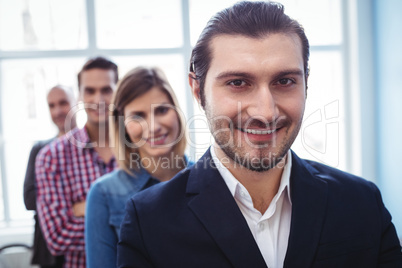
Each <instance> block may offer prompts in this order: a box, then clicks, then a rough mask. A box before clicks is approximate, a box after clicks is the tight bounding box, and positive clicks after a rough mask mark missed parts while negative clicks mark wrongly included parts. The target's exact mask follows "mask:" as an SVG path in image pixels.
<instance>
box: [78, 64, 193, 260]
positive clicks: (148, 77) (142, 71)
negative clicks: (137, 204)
mask: <svg viewBox="0 0 402 268" xmlns="http://www.w3.org/2000/svg"><path fill="white" fill-rule="evenodd" d="M112 103H113V104H112V105H113V107H110V109H111V110H112V111H111V115H110V116H111V118H110V120H109V124H110V134H111V137H112V141H111V145H112V146H114V149H115V157H116V159H117V160H118V163H119V169H117V170H116V171H114V172H112V173H109V174H106V175H104V176H102V177H101V178H99V179H98V180H96V181H95V182H94V184H93V185H92V186H91V189H90V191H89V193H88V197H87V208H86V218H85V244H86V245H85V247H86V254H87V266H88V267H89V268H91V267H106V268H107V267H116V255H117V250H116V248H117V242H118V238H119V231H120V224H121V223H122V221H123V217H124V214H125V210H124V209H125V204H126V202H127V200H128V199H129V197H131V196H132V195H133V194H135V193H137V192H139V191H141V190H143V189H145V188H147V187H150V186H152V185H154V184H156V183H159V182H161V181H167V180H170V179H171V178H172V177H173V176H174V175H175V174H176V173H178V172H179V171H181V170H183V169H184V168H186V167H187V166H188V165H189V164H191V163H189V161H188V159H187V157H186V156H185V155H184V150H185V147H186V130H185V121H184V117H183V115H182V113H181V110H180V109H179V105H178V101H177V98H176V95H175V93H174V91H173V89H172V87H171V86H170V84H169V82H168V81H167V79H166V77H165V75H164V73H163V72H162V71H161V70H159V69H158V68H146V67H137V68H135V69H133V70H131V71H130V72H129V73H127V74H126V75H125V77H123V79H122V80H121V81H120V82H119V84H118V87H117V90H116V92H115V95H114V99H113V102H112Z"/></svg>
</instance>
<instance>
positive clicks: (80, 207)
mask: <svg viewBox="0 0 402 268" xmlns="http://www.w3.org/2000/svg"><path fill="white" fill-rule="evenodd" d="M85 204H86V202H85V200H84V201H80V202H77V203H74V204H73V214H74V216H75V217H84V216H85Z"/></svg>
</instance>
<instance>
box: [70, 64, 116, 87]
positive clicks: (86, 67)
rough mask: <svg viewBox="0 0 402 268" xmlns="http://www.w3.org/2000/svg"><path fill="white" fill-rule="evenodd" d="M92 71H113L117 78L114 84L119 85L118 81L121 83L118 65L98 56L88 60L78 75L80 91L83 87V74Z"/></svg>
mask: <svg viewBox="0 0 402 268" xmlns="http://www.w3.org/2000/svg"><path fill="white" fill-rule="evenodd" d="M91 69H102V70H112V71H113V72H114V77H115V80H114V82H115V83H117V81H119V74H118V68H117V65H116V64H115V63H114V62H112V61H111V60H109V59H107V58H105V57H100V56H98V57H94V58H90V59H89V60H87V62H86V63H85V64H84V66H82V68H81V71H80V72H79V73H78V90H79V89H80V86H81V75H82V73H83V72H85V71H88V70H91Z"/></svg>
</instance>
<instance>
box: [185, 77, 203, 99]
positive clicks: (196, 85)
mask: <svg viewBox="0 0 402 268" xmlns="http://www.w3.org/2000/svg"><path fill="white" fill-rule="evenodd" d="M188 83H189V85H190V87H191V92H192V93H193V96H194V98H195V99H196V100H197V102H198V104H199V105H201V92H200V82H199V80H198V79H196V76H195V73H193V72H190V73H189V74H188Z"/></svg>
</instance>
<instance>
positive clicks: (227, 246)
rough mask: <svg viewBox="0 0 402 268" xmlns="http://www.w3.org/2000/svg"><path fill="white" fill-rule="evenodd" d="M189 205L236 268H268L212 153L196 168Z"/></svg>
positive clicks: (192, 174)
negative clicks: (216, 165) (215, 163)
mask: <svg viewBox="0 0 402 268" xmlns="http://www.w3.org/2000/svg"><path fill="white" fill-rule="evenodd" d="M187 194H189V195H191V197H190V201H189V202H188V206H189V207H190V209H191V210H192V211H193V213H194V214H195V215H196V217H197V218H198V219H199V220H200V222H201V223H202V224H203V225H204V226H205V228H206V229H207V230H208V232H209V233H210V235H211V236H212V237H213V239H214V240H215V242H216V243H217V245H218V246H219V247H220V248H221V250H222V252H223V253H224V254H225V255H226V257H227V258H228V259H229V261H230V262H231V263H232V265H233V266H234V267H256V268H258V267H266V264H265V261H264V259H263V257H262V255H261V253H260V250H259V248H258V246H257V244H256V242H255V240H254V237H253V235H252V234H251V231H250V229H249V227H248V225H247V222H246V220H245V219H244V217H243V215H242V213H241V211H240V209H239V207H238V206H237V204H236V202H235V200H234V198H233V196H232V195H231V193H230V191H229V189H228V187H227V186H226V184H225V182H224V180H223V178H222V177H221V175H220V174H219V171H218V170H217V169H216V168H215V166H214V164H213V160H212V158H211V154H210V152H209V150H208V151H207V153H205V155H204V156H203V157H202V158H201V159H200V160H199V161H198V162H197V163H196V164H195V166H194V167H193V168H192V170H191V173H190V176H189V181H188V185H187Z"/></svg>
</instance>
